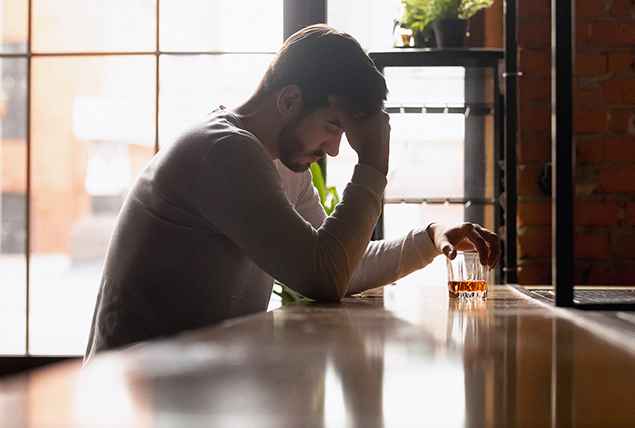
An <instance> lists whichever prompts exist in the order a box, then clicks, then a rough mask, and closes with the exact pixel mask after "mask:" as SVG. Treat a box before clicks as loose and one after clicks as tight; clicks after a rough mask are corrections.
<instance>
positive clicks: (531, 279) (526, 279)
mask: <svg viewBox="0 0 635 428" xmlns="http://www.w3.org/2000/svg"><path fill="white" fill-rule="evenodd" d="M518 283H519V284H521V285H550V284H551V266H545V265H528V266H527V265H523V266H519V267H518Z"/></svg>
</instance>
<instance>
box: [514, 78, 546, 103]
mask: <svg viewBox="0 0 635 428" xmlns="http://www.w3.org/2000/svg"><path fill="white" fill-rule="evenodd" d="M518 93H519V96H520V99H521V100H523V101H545V102H550V101H551V79H550V78H549V77H547V76H544V77H523V78H522V79H520V81H519V82H518Z"/></svg>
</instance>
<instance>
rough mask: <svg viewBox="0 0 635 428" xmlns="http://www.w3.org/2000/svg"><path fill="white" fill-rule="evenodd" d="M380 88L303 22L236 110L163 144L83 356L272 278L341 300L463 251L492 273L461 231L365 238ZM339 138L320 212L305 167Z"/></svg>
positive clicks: (236, 302) (370, 216)
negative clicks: (327, 204) (345, 178)
mask: <svg viewBox="0 0 635 428" xmlns="http://www.w3.org/2000/svg"><path fill="white" fill-rule="evenodd" d="M386 93H387V88H386V83H385V80H384V78H383V76H382V75H381V74H380V73H379V72H378V71H377V69H376V68H375V66H374V64H373V63H372V61H371V60H370V58H369V57H368V56H367V55H366V54H365V53H364V51H363V50H362V48H361V47H360V45H359V44H358V43H357V41H356V40H355V39H353V38H352V37H350V36H349V35H346V34H343V33H339V32H337V31H335V30H333V29H332V28H330V27H327V26H325V25H316V26H311V27H308V28H306V29H304V30H301V31H299V32H298V33H296V34H295V35H293V36H291V37H290V38H289V40H287V41H286V42H285V44H284V46H283V47H282V49H281V50H280V52H279V53H278V54H277V56H276V58H275V59H274V60H273V62H272V64H271V65H270V66H269V68H268V69H267V71H266V73H265V75H264V77H263V79H262V81H261V82H260V84H259V86H258V88H257V90H256V92H255V93H254V95H253V96H252V97H251V98H250V99H249V100H248V101H247V102H246V103H245V104H243V105H241V106H240V107H238V108H236V109H235V110H234V111H228V110H226V109H224V108H222V107H221V108H219V109H217V110H215V111H214V112H212V113H211V114H210V115H208V116H207V117H206V118H205V119H204V120H203V121H201V122H200V123H198V124H196V125H194V126H193V127H192V128H190V129H189V130H188V131H187V132H185V133H184V134H183V135H182V136H181V137H180V138H179V139H178V140H177V141H176V142H175V143H174V144H173V145H172V146H170V147H169V148H166V149H163V150H161V151H160V152H159V153H158V154H157V155H156V156H155V157H154V159H153V160H152V161H151V162H150V163H149V164H148V165H147V166H146V168H145V169H144V170H143V172H142V173H141V174H140V175H139V177H138V179H137V180H136V182H135V184H134V185H133V187H132V189H131V190H130V193H129V195H128V197H127V199H126V202H125V203H124V205H123V207H122V209H121V213H120V215H119V219H118V222H117V225H116V227H115V230H114V232H113V236H112V238H111V242H110V245H109V248H108V253H107V256H106V261H105V266H104V272H103V276H102V282H101V287H100V291H99V295H98V298H97V304H96V308H95V315H94V319H93V325H92V328H91V333H90V338H89V343H88V348H87V352H86V356H87V358H88V357H89V356H90V355H91V354H93V353H95V352H98V351H101V350H104V349H110V348H116V347H122V346H125V345H129V344H131V343H134V342H138V341H141V340H146V339H150V338H154V337H159V336H165V335H170V334H174V333H177V332H180V331H184V330H189V329H195V328H198V327H201V326H205V325H210V324H213V323H217V322H220V321H223V320H225V319H228V318H232V317H236V316H241V315H246V314H251V313H255V312H259V311H264V310H266V308H267V305H268V301H269V298H270V295H271V290H272V287H273V281H274V278H275V279H277V280H279V281H280V282H282V283H284V284H285V285H287V286H288V287H290V288H292V289H294V290H296V291H297V292H299V293H301V294H303V295H305V296H307V297H310V298H313V299H316V300H320V301H338V300H339V299H341V298H342V297H343V296H344V295H346V294H353V293H357V292H360V291H363V290H365V289H369V288H373V287H377V286H381V285H386V284H389V283H391V282H393V281H395V280H397V279H399V278H401V277H403V276H405V275H407V274H409V273H411V272H413V271H415V270H417V269H420V268H422V267H424V266H425V265H427V264H428V263H430V262H431V261H432V259H433V258H434V257H436V256H437V255H438V254H440V253H445V254H446V255H447V256H448V257H450V258H453V257H454V256H455V254H456V249H460V248H476V249H477V250H478V251H479V253H480V256H481V260H482V262H483V263H484V264H488V265H490V266H494V265H495V264H496V263H497V261H498V258H499V255H500V248H499V243H498V237H497V236H496V235H494V234H493V233H491V232H489V231H487V230H485V229H483V228H481V227H480V226H478V225H472V224H469V223H468V224H464V225H457V226H443V225H438V224H432V225H430V226H428V227H427V228H426V229H420V230H413V231H412V232H410V233H409V234H408V235H407V236H405V237H403V238H401V239H397V240H390V241H377V242H371V243H369V241H370V237H371V235H372V231H373V228H374V226H375V224H376V221H377V218H378V216H379V213H380V210H381V196H382V193H383V191H384V187H385V186H386V173H387V171H388V148H389V140H390V125H389V119H388V115H387V114H386V112H385V111H384V110H383V101H384V100H385V98H386ZM344 132H345V133H346V135H347V139H348V141H349V143H350V145H351V147H352V148H353V149H354V150H355V151H356V152H357V154H358V157H359V162H358V164H357V165H356V166H355V170H354V172H353V176H352V178H351V181H350V183H349V184H348V186H347V188H346V190H345V191H344V192H343V195H342V199H341V202H340V203H339V204H338V205H337V207H336V208H335V211H334V212H333V213H332V215H331V216H329V217H328V218H327V216H326V214H325V212H324V210H323V209H322V207H321V205H320V203H319V198H318V196H317V192H316V190H315V188H314V187H313V186H312V182H311V175H310V172H309V171H308V169H309V165H310V164H311V163H312V162H315V161H317V160H318V159H319V158H321V157H323V156H325V155H326V154H328V155H330V156H336V155H337V154H338V150H339V144H340V140H341V137H342V134H343V133H344Z"/></svg>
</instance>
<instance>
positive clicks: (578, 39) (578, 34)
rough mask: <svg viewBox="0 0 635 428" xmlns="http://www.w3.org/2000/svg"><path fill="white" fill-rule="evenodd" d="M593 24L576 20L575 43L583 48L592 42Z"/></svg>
mask: <svg viewBox="0 0 635 428" xmlns="http://www.w3.org/2000/svg"><path fill="white" fill-rule="evenodd" d="M591 29H592V27H591V24H590V23H588V22H585V21H581V20H579V19H578V20H576V23H575V43H576V45H577V46H583V45H585V44H587V43H589V42H590V41H591Z"/></svg>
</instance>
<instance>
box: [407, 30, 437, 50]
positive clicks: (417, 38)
mask: <svg viewBox="0 0 635 428" xmlns="http://www.w3.org/2000/svg"><path fill="white" fill-rule="evenodd" d="M412 38H413V40H414V47H415V48H434V47H436V46H437V42H436V39H435V36H434V31H428V32H421V33H414V34H413V37H412Z"/></svg>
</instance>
